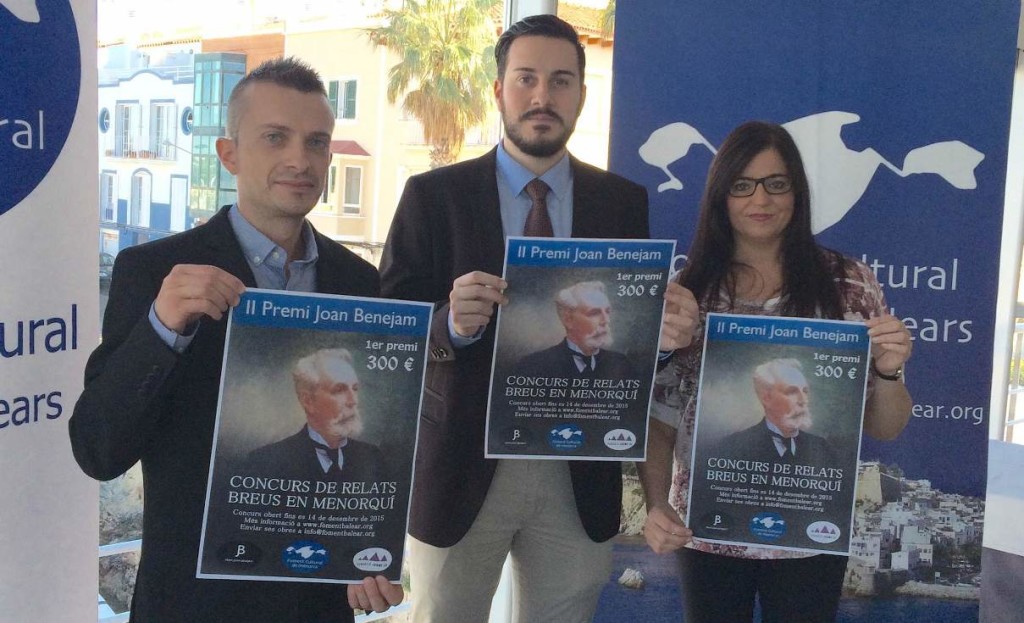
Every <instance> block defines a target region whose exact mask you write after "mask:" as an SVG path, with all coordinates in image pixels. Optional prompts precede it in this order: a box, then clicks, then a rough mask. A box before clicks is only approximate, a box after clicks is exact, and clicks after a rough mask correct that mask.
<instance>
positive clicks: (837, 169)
mask: <svg viewBox="0 0 1024 623" xmlns="http://www.w3.org/2000/svg"><path fill="white" fill-rule="evenodd" d="M858 121H860V116H859V115H857V114H855V113H851V112H845V111H841V110H832V111H828V112H822V113H816V114H813V115H808V116H806V117H801V118H799V119H794V120H793V121H789V122H787V123H784V124H782V127H784V128H786V130H787V131H789V133H790V134H791V135H792V136H793V140H794V141H795V142H796V145H797V147H799V148H800V154H801V156H802V157H803V160H804V166H805V167H806V168H807V178H808V183H809V184H810V187H811V200H812V203H813V205H814V211H813V213H812V215H811V228H812V229H813V231H814V233H815V234H817V233H820V232H822V231H824V230H826V229H828V228H829V227H831V226H833V225H835V224H836V223H838V222H839V221H840V220H842V219H843V217H844V216H846V213H847V212H849V211H850V210H851V209H852V208H853V206H854V205H856V203H857V201H858V200H860V198H861V197H862V196H863V195H864V193H865V191H867V189H868V185H869V184H870V183H871V179H872V178H873V177H874V175H875V172H876V171H877V170H878V168H879V167H885V168H887V169H889V170H890V171H892V172H893V173H895V174H897V175H899V176H900V177H907V176H910V175H915V174H922V173H928V174H933V175H938V176H939V177H941V178H942V179H944V180H945V181H946V182H947V183H948V184H949V185H950V186H953V187H954V188H957V189H960V190H972V189H974V188H977V186H978V180H977V179H976V178H975V176H974V171H975V169H976V168H977V167H978V165H979V164H980V163H981V161H982V160H984V158H985V154H983V153H981V152H980V151H978V150H977V149H974V148H973V147H971V146H970V145H968V144H966V143H964V142H962V141H942V142H938V143H931V144H929V145H924V146H922V147H918V148H916V149H912V150H910V152H908V153H907V155H906V156H905V157H904V158H903V166H902V167H898V166H896V165H895V164H893V163H891V162H889V161H888V160H886V159H885V158H884V157H883V156H882V155H881V154H879V153H878V152H877V151H875V150H874V149H871V148H870V147H869V148H867V149H865V150H863V151H855V150H853V149H850V148H849V147H847V146H846V144H845V143H844V142H843V137H842V128H843V126H845V125H849V124H851V123H856V122H858ZM691 147H705V148H707V149H708V151H710V152H711V153H712V154H713V153H715V152H716V151H717V150H716V149H715V147H714V146H713V145H712V144H711V143H710V142H709V141H708V140H707V139H706V138H704V136H703V135H702V134H701V133H700V131H699V130H697V129H696V128H694V127H693V126H691V125H690V124H688V123H683V122H676V123H670V124H668V125H665V126H662V127H660V128H658V129H657V130H654V131H653V132H651V134H650V136H649V137H648V138H647V141H646V142H644V144H643V145H641V146H640V149H639V150H638V153H639V155H640V158H641V159H642V160H643V161H644V162H646V163H647V164H649V165H651V166H653V167H657V168H658V169H661V170H662V171H663V172H664V173H665V175H666V176H667V177H668V179H667V180H666V181H664V182H662V183H661V184H659V185H658V192H659V193H661V192H666V191H669V190H681V189H682V188H683V182H682V181H681V180H680V179H679V178H678V177H676V176H675V174H674V173H672V171H671V170H669V165H670V164H672V163H674V162H676V161H678V160H681V159H683V158H685V157H686V155H687V154H689V153H690V148H691ZM824 188H828V189H829V191H828V192H827V193H826V192H822V189H824Z"/></svg>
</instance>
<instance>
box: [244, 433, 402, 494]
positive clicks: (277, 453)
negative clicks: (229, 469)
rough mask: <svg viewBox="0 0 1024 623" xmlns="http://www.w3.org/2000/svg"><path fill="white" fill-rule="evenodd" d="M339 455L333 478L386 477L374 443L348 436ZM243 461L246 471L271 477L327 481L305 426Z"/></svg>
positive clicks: (380, 478) (369, 479) (382, 456)
mask: <svg viewBox="0 0 1024 623" xmlns="http://www.w3.org/2000/svg"><path fill="white" fill-rule="evenodd" d="M342 456H344V457H345V461H344V465H343V466H342V469H341V473H340V474H339V475H338V477H337V478H336V479H335V480H338V481H339V482H342V481H344V482H360V481H365V482H376V481H380V480H387V477H386V475H385V473H386V470H385V468H384V454H383V453H382V452H381V451H380V448H378V447H377V446H375V445H373V444H370V443H366V442H365V441H359V440H356V439H349V440H348V442H347V443H346V444H345V447H344V448H343V450H342ZM247 464H248V469H247V471H246V473H254V474H264V475H267V476H272V477H275V478H296V479H299V480H327V476H326V475H325V474H324V469H323V467H322V466H321V465H320V460H319V459H318V458H317V455H316V450H315V449H314V447H313V445H312V440H311V439H310V438H309V433H308V432H307V431H306V427H305V426H303V427H302V429H301V430H300V431H299V432H297V433H295V434H294V435H292V436H290V437H285V438H284V439H282V440H280V441H275V442H274V443H271V444H267V445H265V446H262V447H260V448H256V449H255V450H253V451H252V452H250V453H249V458H248V460H247Z"/></svg>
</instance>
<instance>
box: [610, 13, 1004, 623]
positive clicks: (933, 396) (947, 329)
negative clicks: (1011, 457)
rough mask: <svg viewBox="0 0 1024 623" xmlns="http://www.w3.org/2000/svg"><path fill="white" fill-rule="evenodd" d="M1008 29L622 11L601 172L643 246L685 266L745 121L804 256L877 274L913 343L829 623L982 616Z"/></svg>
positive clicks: (993, 17)
mask: <svg viewBox="0 0 1024 623" xmlns="http://www.w3.org/2000/svg"><path fill="white" fill-rule="evenodd" d="M1019 12H1020V2H1019V1H1018V0H999V1H995V0H993V1H991V2H982V3H977V2H971V3H961V2H955V3H954V2H939V3H935V2H930V1H924V0H921V1H912V2H910V1H904V2H892V1H889V0H885V1H881V0H878V1H864V2H784V1H778V0H769V1H757V2H754V1H733V2H720V1H718V0H685V1H679V2H666V1H664V0H630V1H629V2H621V3H619V5H618V7H617V14H616V39H615V65H614V81H615V82H614V95H613V110H614V115H613V120H612V127H613V130H612V142H611V151H610V157H611V167H610V168H611V169H612V170H614V171H615V172H617V173H620V174H622V175H625V176H626V177H628V178H630V179H632V180H635V181H637V182H639V183H642V184H644V185H645V186H646V187H647V189H648V192H649V193H650V196H651V202H650V203H651V230H652V231H651V233H652V235H653V236H654V237H657V238H671V237H675V238H677V239H678V240H679V242H680V246H679V249H680V251H679V252H680V253H685V252H686V249H688V248H689V244H690V240H691V237H692V234H693V231H694V227H695V224H696V218H697V213H698V205H699V201H700V197H701V193H702V190H703V186H704V181H705V177H706V175H707V170H708V165H709V164H710V162H711V159H712V157H713V155H714V153H715V151H716V149H717V146H718V145H719V144H721V142H722V140H723V139H724V138H725V136H726V135H727V134H728V133H729V131H730V130H732V129H733V128H734V127H736V126H737V125H739V124H740V123H742V122H744V121H747V120H750V119H762V120H768V121H774V122H778V123H782V124H784V125H785V126H786V128H787V129H788V130H789V131H790V132H791V133H792V135H793V137H794V138H795V139H796V142H797V144H798V145H799V147H800V150H801V153H802V154H803V157H804V161H805V164H806V167H807V170H808V174H809V176H810V182H811V191H812V206H813V227H814V230H815V232H816V233H817V234H818V240H819V241H820V242H821V243H822V244H824V245H826V246H829V247H832V248H835V249H837V250H840V251H842V252H843V253H845V254H847V255H849V256H853V257H855V258H859V259H862V260H863V261H864V262H865V263H867V264H868V265H869V266H870V267H871V268H872V269H873V270H874V272H875V274H876V276H877V277H878V280H879V282H881V284H882V287H883V291H884V293H885V296H886V298H887V302H888V304H889V306H890V307H891V308H892V312H893V313H894V314H895V315H897V316H899V317H900V318H901V319H903V321H904V323H905V324H906V325H907V327H908V328H909V329H910V330H911V333H912V335H913V337H914V353H913V357H912V359H911V361H910V362H909V364H908V366H907V385H908V387H909V388H910V392H911V394H912V396H913V398H914V402H915V407H914V412H913V417H912V419H911V421H910V424H909V425H908V426H907V428H906V430H905V431H904V432H903V434H902V435H901V436H900V437H899V439H897V440H896V441H894V442H887V443H882V442H877V441H873V440H870V439H867V438H865V441H864V444H863V452H862V462H861V468H860V472H861V473H860V488H859V491H858V499H859V500H860V501H861V504H860V508H859V510H858V515H857V528H856V530H855V533H854V539H853V546H852V554H853V555H852V557H851V564H850V571H849V573H848V576H847V591H848V592H849V593H850V594H851V595H853V594H854V593H856V594H857V595H859V596H861V597H865V596H866V597H868V598H867V599H847V600H844V604H843V607H842V611H841V616H840V620H847V621H853V620H858V621H860V620H862V621H878V620H888V618H887V616H886V615H885V612H886V609H887V608H900V609H901V610H900V611H901V612H903V614H904V616H903V619H901V620H922V621H923V620H940V619H941V620H944V621H953V620H957V621H959V620H965V621H966V620H976V617H977V611H978V608H977V598H978V593H979V591H978V584H979V577H980V575H979V571H980V544H981V532H982V531H981V528H982V520H983V511H984V496H985V483H986V452H987V444H988V417H989V413H988V410H989V407H988V405H989V398H990V380H991V376H992V347H993V343H992V342H993V328H994V318H995V304H996V288H997V277H998V268H999V266H998V263H999V244H1000V236H1001V227H1002V213H1003V210H1002V205H1003V190H1004V188H1003V187H1004V178H1005V172H1006V152H1007V136H1008V132H1009V119H1010V96H1011V87H1012V82H1013V71H1014V62H1015V51H1016V37H1017V27H1018V17H1019ZM678 259H679V264H681V263H682V261H683V260H682V258H678ZM893 594H895V595H897V596H898V598H897V601H896V602H893V601H882V600H879V599H870V597H872V596H880V595H885V596H892V595H893ZM951 599H955V600H957V601H948V600H951ZM908 607H910V608H920V609H921V610H920V612H918V611H916V610H915V611H914V612H915V613H916V614H915V615H912V616H908V615H907V614H906V610H905V609H906V608H908ZM930 608H938V609H940V610H942V614H941V616H940V615H935V616H930V615H929V614H928V613H930V612H933V610H931V609H930ZM950 616H953V617H954V618H949V617H950ZM961 616H962V618H956V617H961ZM649 620H662V619H658V618H652V619H649ZM664 620H666V621H668V620H677V619H673V618H670V617H668V616H666V618H664Z"/></svg>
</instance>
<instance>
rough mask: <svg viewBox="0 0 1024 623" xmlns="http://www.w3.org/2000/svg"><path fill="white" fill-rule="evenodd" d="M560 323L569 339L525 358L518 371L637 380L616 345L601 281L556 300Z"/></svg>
mask: <svg viewBox="0 0 1024 623" xmlns="http://www.w3.org/2000/svg"><path fill="white" fill-rule="evenodd" d="M555 309H556V310H557V312H558V320H559V321H560V322H561V323H562V328H563V329H565V339H563V340H562V341H561V342H559V343H558V344H555V345H554V346H552V347H550V348H546V349H544V350H540V351H537V352H535V353H532V354H530V355H527V356H526V357H523V358H522V359H521V360H520V361H519V363H518V364H517V368H518V369H520V370H522V371H524V372H526V371H528V372H529V373H530V374H534V375H537V376H546V377H563V378H573V377H577V376H593V377H595V378H602V379H633V378H635V376H636V373H635V370H634V368H633V364H631V363H630V362H629V359H628V358H627V357H626V356H625V355H624V354H622V353H620V352H616V351H614V350H611V349H609V348H608V347H609V346H611V345H612V328H611V317H612V306H611V302H610V301H609V300H608V294H607V293H606V292H605V285H604V283H602V282H600V281H581V282H579V283H575V284H573V285H571V286H569V287H567V288H563V289H561V290H559V291H558V294H557V295H556V296H555Z"/></svg>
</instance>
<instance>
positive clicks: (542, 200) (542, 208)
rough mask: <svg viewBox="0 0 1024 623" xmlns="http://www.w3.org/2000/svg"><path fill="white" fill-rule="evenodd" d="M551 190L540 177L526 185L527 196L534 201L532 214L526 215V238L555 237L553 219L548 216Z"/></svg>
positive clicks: (531, 208) (531, 209)
mask: <svg viewBox="0 0 1024 623" xmlns="http://www.w3.org/2000/svg"><path fill="white" fill-rule="evenodd" d="M549 190H551V188H550V187H549V186H548V185H547V184H545V183H544V182H543V181H542V180H541V179H540V178H539V177H535V178H533V179H532V180H530V183H529V184H527V185H526V194H528V195H530V199H532V200H533V206H531V207H530V213H529V214H527V215H526V227H524V228H523V235H524V236H532V237H534V238H550V237H552V236H554V235H555V232H554V230H553V229H552V228H551V217H550V216H548V200H547V199H548V191H549Z"/></svg>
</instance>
